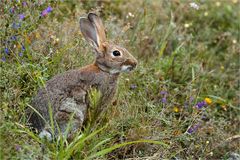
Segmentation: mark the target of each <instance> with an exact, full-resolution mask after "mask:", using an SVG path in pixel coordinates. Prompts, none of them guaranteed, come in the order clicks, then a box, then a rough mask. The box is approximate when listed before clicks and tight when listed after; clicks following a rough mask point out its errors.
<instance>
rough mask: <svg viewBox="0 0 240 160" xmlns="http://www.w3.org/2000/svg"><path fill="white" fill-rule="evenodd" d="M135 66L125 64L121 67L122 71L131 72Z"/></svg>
mask: <svg viewBox="0 0 240 160" xmlns="http://www.w3.org/2000/svg"><path fill="white" fill-rule="evenodd" d="M134 68H135V66H132V65H123V66H122V67H121V71H122V72H130V71H132V70H133V69H134Z"/></svg>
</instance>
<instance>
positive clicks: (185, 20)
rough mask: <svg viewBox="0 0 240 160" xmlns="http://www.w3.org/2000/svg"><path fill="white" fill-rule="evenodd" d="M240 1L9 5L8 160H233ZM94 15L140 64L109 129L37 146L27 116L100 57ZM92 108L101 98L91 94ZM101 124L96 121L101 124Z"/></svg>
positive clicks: (4, 121) (124, 81)
mask: <svg viewBox="0 0 240 160" xmlns="http://www.w3.org/2000/svg"><path fill="white" fill-rule="evenodd" d="M239 3H240V2H239V0H221V1H217V0H211V1H196V2H191V1H185V0H171V1H166V0H141V1H139V0H130V1H127V0H123V1H122V0H115V1H110V0H109V1H108V0H106V1H51V2H46V1H35V2H33V1H20V0H16V1H15V0H14V1H2V2H1V4H0V11H1V12H0V29H1V32H0V36H1V39H0V40H1V45H0V47H1V48H0V50H1V54H0V56H1V57H0V58H1V62H0V65H1V68H0V69H1V70H0V74H1V76H0V77H1V79H0V89H1V97H0V99H1V112H0V159H128V158H129V159H130V158H133V159H198V158H201V159H220V158H221V159H227V158H228V157H229V155H230V154H232V153H238V154H239V153H240V150H239V138H240V135H239V125H240V116H239V115H240V114H239V113H240V108H239V96H240V95H239V78H238V77H239V53H240V52H239V51H240V46H239V41H240V39H239V37H240V32H239V22H240V9H239ZM89 11H95V12H98V13H99V14H100V15H101V17H102V18H103V19H104V24H105V26H106V30H107V36H108V37H109V38H110V39H113V40H114V41H115V42H116V43H119V44H121V45H122V46H124V47H126V48H127V49H128V50H129V51H130V52H131V53H132V54H133V55H134V56H135V57H137V59H138V61H139V64H138V67H137V69H136V70H135V71H134V72H132V73H130V74H122V75H121V78H120V81H119V88H118V93H117V95H116V97H115V101H114V102H113V104H112V105H111V106H109V110H108V113H106V114H105V115H103V116H102V117H101V119H102V120H103V121H101V123H100V124H99V123H89V124H90V125H88V126H86V128H85V130H84V131H83V132H80V133H77V134H76V136H75V137H74V139H73V141H72V142H68V141H67V140H66V136H64V134H63V135H61V136H60V137H57V138H55V140H54V141H53V142H47V141H45V140H43V139H39V137H38V135H37V134H35V133H34V132H33V131H31V130H30V129H29V127H28V124H27V119H26V115H25V109H26V108H28V107H29V104H30V102H31V98H32V97H33V96H34V95H35V94H36V92H37V90H38V89H39V88H40V87H42V86H43V85H44V83H45V82H46V81H47V80H48V79H50V78H51V77H52V76H54V75H56V74H58V73H62V72H64V71H66V70H69V69H76V68H78V67H82V66H84V65H86V64H89V63H91V62H92V61H93V59H94V56H93V54H92V50H91V48H90V47H89V46H88V44H87V43H86V42H85V40H84V39H83V37H82V35H81V33H80V30H79V17H80V16H82V15H84V14H86V13H88V12H89ZM91 99H93V103H92V104H93V108H94V104H96V103H97V102H96V101H97V99H98V93H97V92H95V91H94V92H93V94H92V98H91ZM93 118H94V117H93Z"/></svg>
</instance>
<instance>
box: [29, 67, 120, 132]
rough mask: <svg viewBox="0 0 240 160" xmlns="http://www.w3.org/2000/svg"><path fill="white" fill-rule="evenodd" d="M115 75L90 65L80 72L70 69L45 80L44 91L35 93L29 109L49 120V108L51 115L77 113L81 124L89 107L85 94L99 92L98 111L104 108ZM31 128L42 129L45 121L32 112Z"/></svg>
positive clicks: (110, 93)
mask: <svg viewBox="0 0 240 160" xmlns="http://www.w3.org/2000/svg"><path fill="white" fill-rule="evenodd" d="M116 85H117V76H112V75H110V74H109V73H106V72H102V71H100V70H99V69H98V68H97V67H96V66H95V65H89V66H86V67H84V68H82V69H78V70H70V71H67V72H65V73H63V74H60V75H57V76H54V77H53V78H52V79H50V80H49V81H47V83H46V86H45V88H42V89H40V90H39V91H38V94H37V95H36V96H35V97H34V98H33V101H32V106H33V107H34V108H35V109H36V110H37V111H38V112H39V113H40V114H41V115H42V116H43V118H44V119H45V120H46V121H49V119H50V118H49V107H51V109H52V113H53V116H55V117H56V115H54V113H57V112H58V111H61V110H62V111H64V112H69V113H71V112H76V113H79V114H78V115H76V116H78V118H79V119H81V121H84V120H85V119H86V111H87V107H88V106H89V99H88V91H89V90H90V88H96V89H98V90H99V91H100V92H101V93H102V97H101V100H102V101H101V104H100V108H99V110H102V109H101V108H104V107H105V106H107V105H108V104H109V103H110V102H111V100H112V98H113V96H114V94H115V92H116ZM30 121H31V123H32V124H33V126H34V127H35V128H37V129H39V130H41V129H42V128H43V127H44V121H43V120H42V119H41V118H40V117H39V116H38V115H37V114H36V113H33V115H32V116H31V119H30Z"/></svg>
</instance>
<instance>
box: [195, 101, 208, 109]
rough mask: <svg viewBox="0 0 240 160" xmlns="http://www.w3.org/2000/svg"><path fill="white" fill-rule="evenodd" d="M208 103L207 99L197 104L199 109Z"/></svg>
mask: <svg viewBox="0 0 240 160" xmlns="http://www.w3.org/2000/svg"><path fill="white" fill-rule="evenodd" d="M206 105H207V103H206V102H205V101H201V102H198V103H197V105H196V107H197V108H198V109H202V108H203V107H204V106H206Z"/></svg>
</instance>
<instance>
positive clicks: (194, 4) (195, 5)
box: [189, 2, 199, 10]
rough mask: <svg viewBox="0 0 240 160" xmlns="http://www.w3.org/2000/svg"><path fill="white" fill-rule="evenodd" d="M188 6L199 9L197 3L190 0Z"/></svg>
mask: <svg viewBox="0 0 240 160" xmlns="http://www.w3.org/2000/svg"><path fill="white" fill-rule="evenodd" d="M189 5H190V7H192V8H194V9H196V10H199V5H197V4H196V3H194V2H192V3H189Z"/></svg>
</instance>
